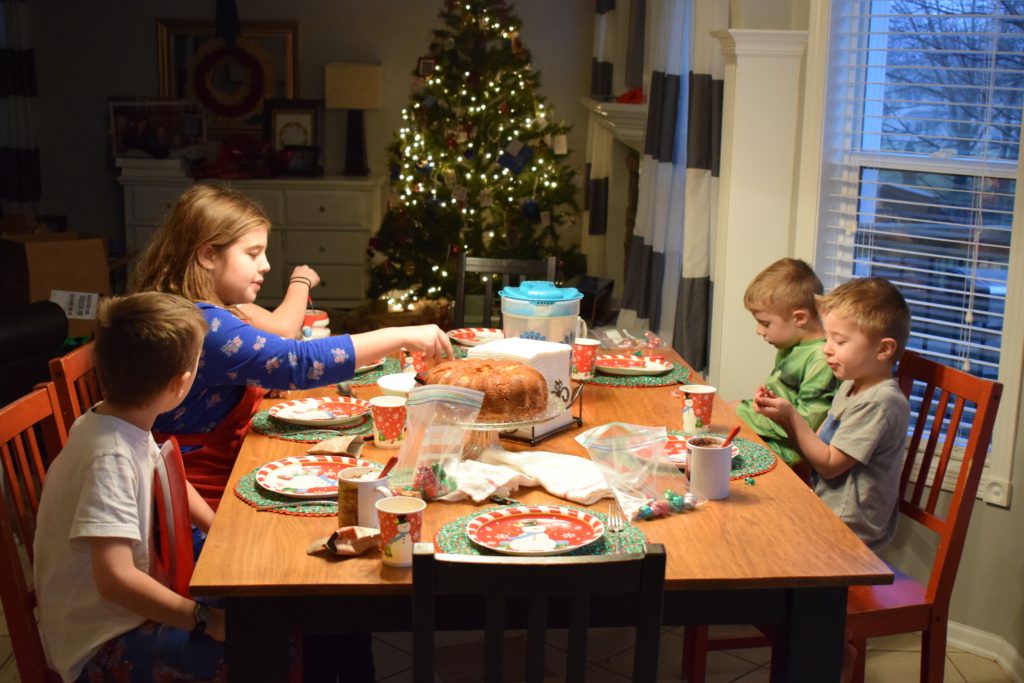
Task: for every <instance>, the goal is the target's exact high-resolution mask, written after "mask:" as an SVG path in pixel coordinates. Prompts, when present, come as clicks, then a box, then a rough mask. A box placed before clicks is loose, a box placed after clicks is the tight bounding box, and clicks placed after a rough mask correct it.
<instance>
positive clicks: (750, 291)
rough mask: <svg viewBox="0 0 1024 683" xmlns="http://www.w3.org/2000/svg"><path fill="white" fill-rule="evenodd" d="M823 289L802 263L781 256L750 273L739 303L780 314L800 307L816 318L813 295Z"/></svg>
mask: <svg viewBox="0 0 1024 683" xmlns="http://www.w3.org/2000/svg"><path fill="white" fill-rule="evenodd" d="M824 291H825V288H824V287H822V285H821V280H819V279H818V276H817V275H815V274H814V270H812V269H811V267H810V266H809V265H807V263H806V262H804V261H801V260H800V259H795V258H783V259H779V260H778V261H776V262H775V263H773V264H771V265H770V266H768V267H767V268H765V269H764V270H762V271H761V272H760V273H758V274H757V275H755V276H754V279H753V280H751V281H750V284H749V285H747V291H746V292H744V293H743V305H744V306H745V307H746V309H747V310H748V311H751V312H753V311H757V310H766V311H768V312H769V313H774V314H775V315H781V316H786V315H789V314H791V313H792V312H793V311H795V310H798V309H801V308H803V309H806V310H807V311H808V312H809V313H810V315H811V318H812V319H815V320H817V319H818V309H817V307H816V305H815V298H816V297H817V296H819V295H821V294H822V293H824Z"/></svg>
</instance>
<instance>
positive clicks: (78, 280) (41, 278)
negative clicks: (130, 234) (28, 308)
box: [0, 232, 110, 337]
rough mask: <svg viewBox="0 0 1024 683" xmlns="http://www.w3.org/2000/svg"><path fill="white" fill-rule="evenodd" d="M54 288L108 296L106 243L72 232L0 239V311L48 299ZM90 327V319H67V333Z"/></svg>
mask: <svg viewBox="0 0 1024 683" xmlns="http://www.w3.org/2000/svg"><path fill="white" fill-rule="evenodd" d="M53 290H65V291H71V292H87V293H95V294H101V295H107V294H110V274H109V271H108V269H107V247H106V242H105V241H104V240H103V239H102V238H100V237H93V236H91V235H82V234H79V233H75V232H58V233H33V234H28V235H8V236H6V237H2V238H0V310H6V309H8V308H12V307H14V306H20V305H22V304H27V303H32V302H33V301H46V300H49V299H50V298H51V292H52V291H53ZM94 329H95V320H88V319H86V320H82V319H69V320H68V334H69V335H71V336H72V337H81V336H85V335H89V334H92V332H93V330H94Z"/></svg>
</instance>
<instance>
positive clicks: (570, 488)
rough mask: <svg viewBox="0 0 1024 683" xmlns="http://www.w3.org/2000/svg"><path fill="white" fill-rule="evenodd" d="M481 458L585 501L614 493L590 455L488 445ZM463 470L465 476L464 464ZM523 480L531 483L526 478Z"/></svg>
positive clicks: (590, 502) (569, 497)
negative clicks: (521, 449)
mask: <svg viewBox="0 0 1024 683" xmlns="http://www.w3.org/2000/svg"><path fill="white" fill-rule="evenodd" d="M477 462H478V463H481V462H482V463H486V464H491V465H505V466H507V467H510V468H512V469H514V470H516V471H518V472H519V473H521V474H523V475H525V476H526V478H528V479H531V480H534V481H535V482H536V483H535V484H532V485H534V486H535V485H536V484H540V485H541V486H543V487H544V489H545V490H546V491H547V492H548V493H550V494H551V495H553V496H557V497H558V498H564V499H566V500H570V501H572V502H574V503H580V504H581V505H593V504H594V503H596V502H597V501H599V500H601V499H602V498H611V497H612V490H611V488H610V487H609V486H608V484H607V483H606V482H605V480H604V477H603V476H602V475H601V472H600V471H599V470H598V469H597V466H596V465H594V463H592V462H590V460H588V459H587V458H580V457H577V456H575V455H566V454H565V453H551V452H549V451H520V452H517V453H513V452H511V451H506V450H501V449H488V450H486V451H484V452H483V453H482V454H480V457H479V458H478V459H477ZM462 464H463V465H465V464H466V463H465V462H463V463H462ZM459 474H460V477H461V474H462V470H461V465H460V470H459ZM521 484H522V485H523V486H531V484H528V483H526V481H525V480H524V481H522V482H521ZM460 487H461V483H460Z"/></svg>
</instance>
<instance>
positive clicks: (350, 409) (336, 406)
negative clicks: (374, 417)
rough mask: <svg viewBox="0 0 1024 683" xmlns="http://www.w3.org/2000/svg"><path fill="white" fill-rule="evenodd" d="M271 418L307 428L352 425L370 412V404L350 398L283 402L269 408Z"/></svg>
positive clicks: (304, 399)
mask: <svg viewBox="0 0 1024 683" xmlns="http://www.w3.org/2000/svg"><path fill="white" fill-rule="evenodd" d="M268 412H269V413H270V416H271V417H274V418H277V419H278V420H281V421H282V422H288V423H290V424H296V425H303V426H309V427H332V426H337V425H345V424H352V423H353V422H358V421H359V420H361V419H363V416H364V415H366V413H368V412H370V404H369V403H368V402H367V401H364V400H362V399H359V398H352V397H350V396H325V397H323V398H303V399H297V400H294V401H285V402H283V403H278V404H277V405H275V406H271V408H270V410H269V411H268Z"/></svg>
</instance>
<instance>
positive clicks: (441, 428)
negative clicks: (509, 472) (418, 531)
mask: <svg viewBox="0 0 1024 683" xmlns="http://www.w3.org/2000/svg"><path fill="white" fill-rule="evenodd" d="M483 401H484V394H483V392H482V391H474V390H473V389H465V388H462V387H452V386H446V385H441V384H432V385H429V386H419V387H413V389H412V390H411V391H410V392H409V401H408V402H407V403H406V409H407V411H408V416H409V429H408V432H407V433H406V437H405V441H403V442H402V449H401V450H400V451H399V452H398V463H397V464H396V465H395V467H394V469H393V470H391V474H390V475H389V477H390V481H391V488H392V490H393V491H394V492H395V493H396V494H398V495H418V496H419V497H421V498H423V499H424V500H433V499H435V498H440V497H442V496H444V495H447V494H448V493H450V492H452V491H454V490H455V489H456V488H458V483H457V480H456V475H457V472H458V467H459V463H460V462H461V461H462V444H463V441H464V440H465V435H466V429H465V428H464V427H461V426H460V425H464V424H467V423H471V422H473V421H474V420H476V415H477V413H478V412H480V406H481V404H482V403H483Z"/></svg>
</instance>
